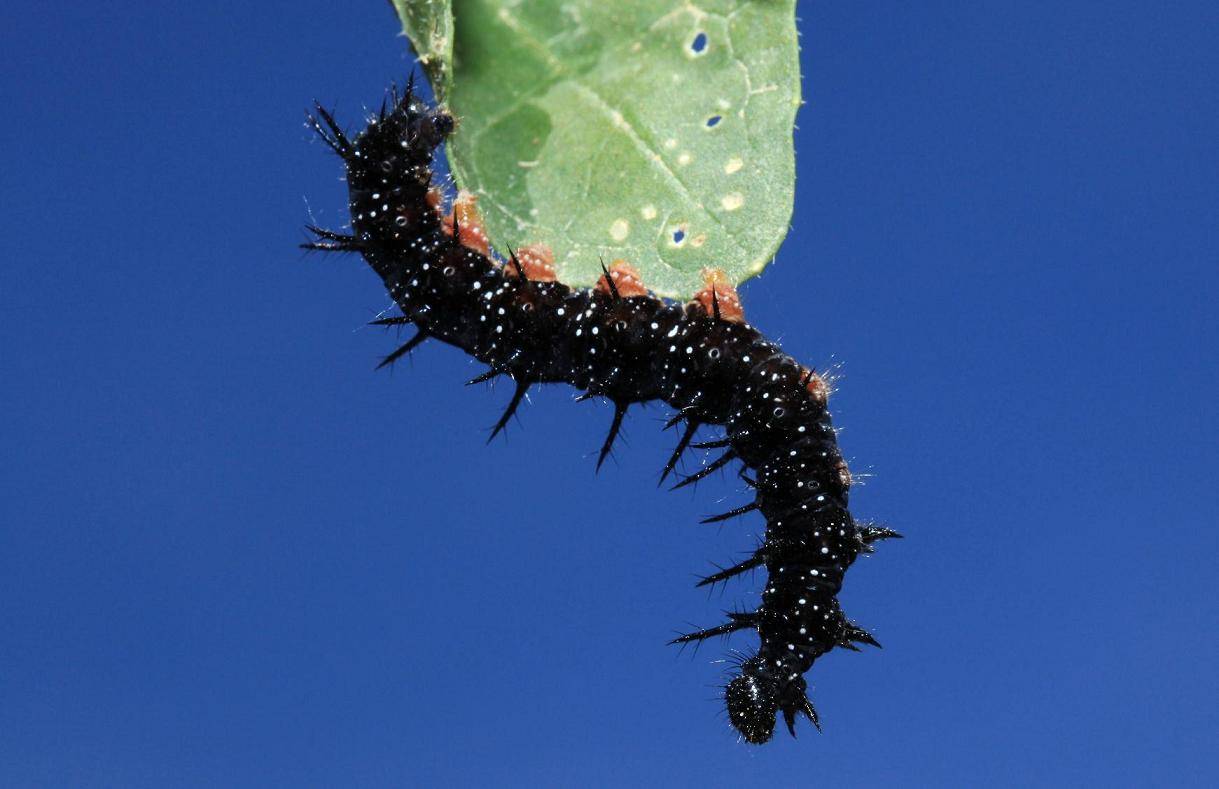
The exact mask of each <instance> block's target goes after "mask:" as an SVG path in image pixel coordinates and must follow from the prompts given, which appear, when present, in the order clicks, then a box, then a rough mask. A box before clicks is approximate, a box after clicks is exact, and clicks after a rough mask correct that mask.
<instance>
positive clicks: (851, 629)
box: [845, 624, 882, 649]
mask: <svg viewBox="0 0 1219 789" xmlns="http://www.w3.org/2000/svg"><path fill="white" fill-rule="evenodd" d="M845 636H846V638H847V639H848V640H850V641H856V642H858V643H860V644H868V645H869V646H874V647H876V648H877V649H881V648H882V647H881V645H880V642H879V641H877V640H876V637H875V636H873V635H872V634H871V633H869V632H868V631H867V630H864V629H863V628H862V627H859V626H858V625H852V624H848V625H847V626H846V631H845Z"/></svg>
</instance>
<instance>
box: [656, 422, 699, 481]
mask: <svg viewBox="0 0 1219 789" xmlns="http://www.w3.org/2000/svg"><path fill="white" fill-rule="evenodd" d="M667 427H668V426H666V429H667ZM697 430H698V422H695V421H691V422H689V423H688V424H687V425H686V432H685V433H683V434H682V437H681V440H680V441H678V442H677V449H674V450H673V454H672V455H671V456H670V457H669V462H668V463H665V468H664V471H662V472H660V482H657V483H656V485H657V487H659V486H661V485H663V484H665V479H667V478H668V476H669V474H671V473H672V472H673V469H674V468H676V467H677V461H678V460H679V459H681V453H683V452H685V451H686V447H688V446H689V445H690V439H692V438H694V433H695V431H697Z"/></svg>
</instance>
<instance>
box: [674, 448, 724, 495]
mask: <svg viewBox="0 0 1219 789" xmlns="http://www.w3.org/2000/svg"><path fill="white" fill-rule="evenodd" d="M734 457H736V452H734V451H732V450H731V449H730V450H728V451H727V452H725V453H724V454H722V455H720V456H719V459H717V460H716V461H715V462H714V463H712V464H711V465H709V466H707V467H706V468H704V469H703V470H702V471H699V472H698V473H697V474H691V475H690V476H688V477H686V478H685V479H683V480H682V481H681V482H679V483H677V484H676V485H674V486H673V487H672V488H670V490H677V489H678V488H684V487H685V486H687V485H693V484H694V483H695V482H698V481H699V480H700V479H702V478H703V477H706V476H707V475H708V474H711V473H714V472H716V471H719V470H720V469H721V468H723V467H724V466H725V465H726V464H727V463H728V461H730V460H732V459H733V458H734Z"/></svg>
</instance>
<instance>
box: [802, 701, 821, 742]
mask: <svg viewBox="0 0 1219 789" xmlns="http://www.w3.org/2000/svg"><path fill="white" fill-rule="evenodd" d="M800 711H801V712H803V713H804V714H805V715H807V716H808V719H809V720H810V721H812V722H813V725H814V726H816V727H817V733H818V734H820V733H821V718H819V717H818V716H817V710H816V709H814V707H813V703H812V702H811V701H809V700H808V697H807V696H805V697H804V706H803V707H801V708H800Z"/></svg>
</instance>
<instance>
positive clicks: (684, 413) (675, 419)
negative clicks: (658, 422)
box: [661, 405, 694, 430]
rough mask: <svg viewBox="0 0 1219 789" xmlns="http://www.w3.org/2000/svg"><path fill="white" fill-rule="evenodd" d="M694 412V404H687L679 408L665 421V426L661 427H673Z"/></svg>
mask: <svg viewBox="0 0 1219 789" xmlns="http://www.w3.org/2000/svg"><path fill="white" fill-rule="evenodd" d="M693 412H694V406H689V405H688V406H686V407H685V408H683V409H681V410H679V411H678V412H677V413H676V414H674V415H673V416H671V417H670V418H669V421H667V422H665V426H664V427H663V428H661V429H662V430H668V429H669V428H671V427H673V426H674V425H676V424H678V423H680V422H684V421H685V420H686V419H687V418H688V417H689V416H690V414H692V413H693Z"/></svg>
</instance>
